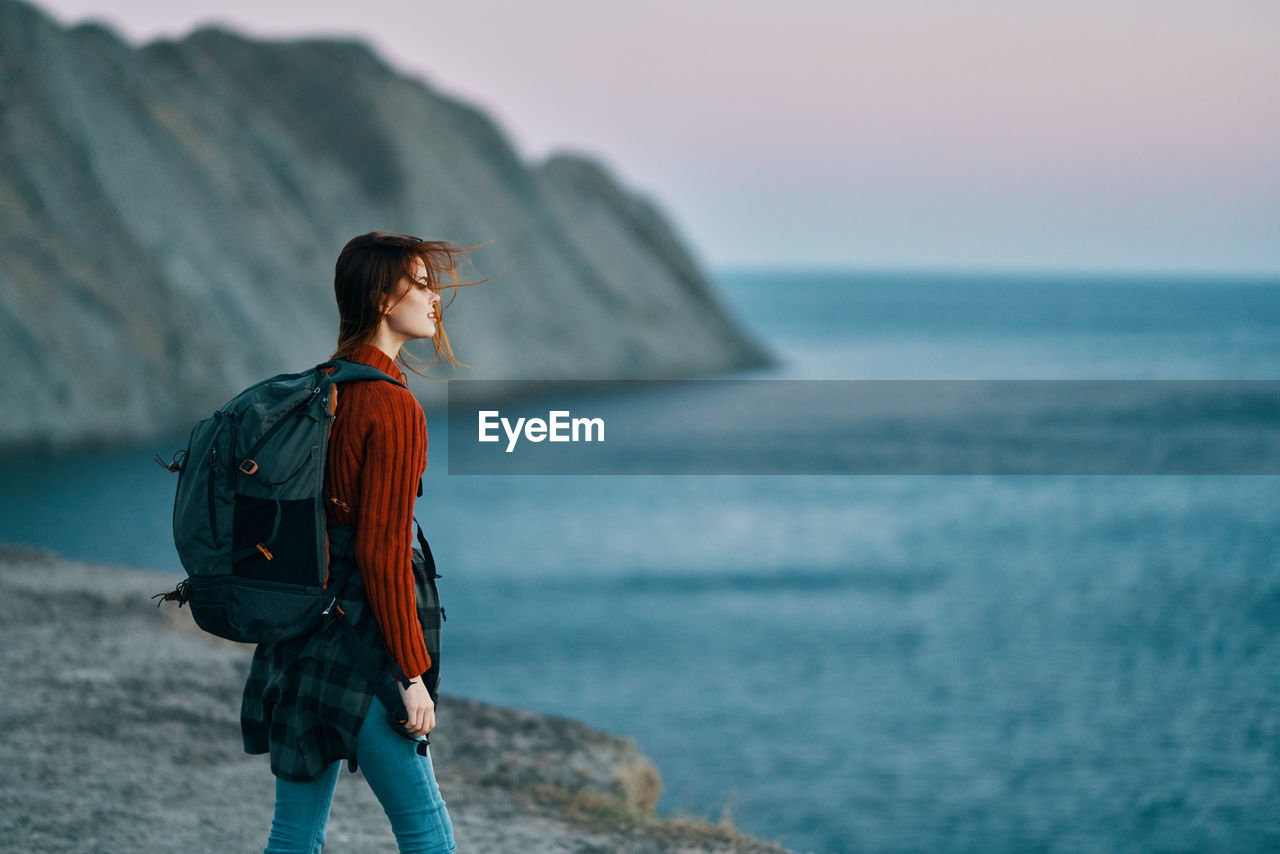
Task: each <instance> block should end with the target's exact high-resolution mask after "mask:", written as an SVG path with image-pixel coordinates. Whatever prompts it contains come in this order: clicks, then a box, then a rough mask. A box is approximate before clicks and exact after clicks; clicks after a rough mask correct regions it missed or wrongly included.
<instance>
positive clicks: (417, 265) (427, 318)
mask: <svg viewBox="0 0 1280 854" xmlns="http://www.w3.org/2000/svg"><path fill="white" fill-rule="evenodd" d="M413 265H414V266H413V275H412V276H411V277H406V278H403V279H401V280H400V291H399V294H397V296H396V297H395V299H393V300H392V302H393V303H395V304H394V306H393V307H392V309H391V311H390V312H388V314H387V316H386V317H385V318H384V319H383V322H384V323H386V324H387V328H388V329H389V330H390V331H391V332H394V333H395V334H396V335H397V336H400V337H402V338H404V340H406V341H410V340H413V339H415V338H430V337H432V336H433V335H435V334H436V321H437V320H439V319H440V294H439V293H438V292H436V291H434V290H432V289H431V287H430V286H429V285H428V281H429V280H428V279H427V268H426V265H424V264H423V263H422V259H421V258H416V259H414V262H413ZM397 300H398V301H397Z"/></svg>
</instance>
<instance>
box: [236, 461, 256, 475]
mask: <svg viewBox="0 0 1280 854" xmlns="http://www.w3.org/2000/svg"><path fill="white" fill-rule="evenodd" d="M257 470H258V464H257V463H256V462H254V461H253V460H251V459H248V458H246V459H244V460H241V461H240V471H242V472H244V473H245V474H253V473H254V472H256V471H257Z"/></svg>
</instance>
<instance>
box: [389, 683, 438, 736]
mask: <svg viewBox="0 0 1280 854" xmlns="http://www.w3.org/2000/svg"><path fill="white" fill-rule="evenodd" d="M396 688H398V689H399V690H400V699H401V701H403V702H404V709H405V711H406V712H408V713H409V720H408V721H407V722H406V723H405V725H404V728H405V729H406V730H408V731H409V732H411V733H413V735H414V736H415V737H417V736H423V735H426V734H427V733H429V732H431V730H432V729H434V728H435V725H436V704H435V703H433V702H431V694H429V693H428V692H427V686H426V685H425V684H424V683H423V681H422V677H421V676H419V677H417V678H415V679H414V680H413V681H412V682H410V683H409V687H408V688H406V687H404V686H403V685H401V684H400V682H399V681H398V680H397V681H396Z"/></svg>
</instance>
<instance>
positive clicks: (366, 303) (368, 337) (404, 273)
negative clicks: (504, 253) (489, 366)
mask: <svg viewBox="0 0 1280 854" xmlns="http://www.w3.org/2000/svg"><path fill="white" fill-rule="evenodd" d="M477 248H479V247H476V246H469V247H467V248H465V249H458V248H455V247H453V246H451V245H449V244H448V243H446V242H444V241H442V240H423V239H421V238H418V237H411V236H409V235H407V234H393V233H391V232H387V231H371V232H369V233H368V234H362V235H360V236H359V237H355V238H352V239H351V240H350V241H348V242H347V245H346V246H344V247H342V254H341V255H339V256H338V263H337V264H336V265H335V266H334V271H333V291H334V295H335V296H336V297H337V298H338V320H339V327H338V349H337V350H335V351H334V353H333V355H332V356H331V357H330V358H333V359H342V358H346V357H348V356H350V355H351V354H352V353H353V352H354V351H355V350H356V349H357V348H358V347H360V346H361V345H364V344H368V343H370V342H372V341H373V338H374V335H375V334H376V333H377V331H378V325H379V324H380V323H381V322H382V318H384V317H386V316H387V313H388V311H390V309H392V308H394V307H395V304H396V303H397V302H399V299H398V297H399V294H400V280H401V279H404V278H410V279H412V277H413V274H414V272H415V270H414V263H413V262H414V260H415V259H421V260H422V264H423V266H424V267H426V270H427V281H428V282H429V283H430V287H431V289H432V290H435V291H443V289H444V288H446V287H448V288H453V289H454V291H453V294H451V295H450V297H449V303H450V304H452V303H453V297H454V296H455V295H456V294H457V290H456V289H457V288H460V287H465V286H467V285H476V284H479V282H459V281H458V258H459V257H461V256H462V255H463V253H466V252H470V251H471V250H472V249H477ZM443 273H448V274H449V278H450V279H451V280H452V281H450V282H444V281H443V280H442V278H441V274H443ZM490 278H492V276H491V277H490ZM481 281H488V279H482V280H481ZM446 307H447V306H446V304H445V302H444V301H443V300H441V302H440V308H439V310H438V316H437V318H436V334H435V335H433V336H432V337H431V340H432V342H433V344H434V349H435V352H434V354H433V355H432V358H431V361H430V362H427V363H426V365H427V366H430V365H432V364H435V362H436V361H437V360H439V359H440V358H441V356H442V355H443V357H444V358H446V359H448V360H449V362H450V363H452V364H454V365H463V363H462V362H459V361H458V360H457V359H455V358H454V357H453V349H452V348H451V347H450V346H449V336H448V335H447V334H445V331H444V310H445V308H446ZM404 352H405V351H404V349H403V348H402V349H401V351H400V355H398V356H397V358H396V362H397V363H398V364H399V365H400V366H401V367H402V368H404V369H405V370H409V371H413V373H415V374H417V375H418V376H421V377H426V375H425V374H423V373H422V372H421V371H418V370H416V369H415V368H414V367H412V366H411V365H409V364H408V363H407V362H406V361H405V357H404ZM463 367H467V366H466V365H463ZM426 378H427V379H434V378H433V377H426Z"/></svg>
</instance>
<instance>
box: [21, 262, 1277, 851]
mask: <svg viewBox="0 0 1280 854" xmlns="http://www.w3.org/2000/svg"><path fill="white" fill-rule="evenodd" d="M720 279H721V284H722V286H723V291H724V295H725V299H726V302H727V303H728V304H729V305H730V307H731V309H732V310H733V311H734V313H735V314H736V315H737V316H738V317H739V318H740V319H741V320H742V321H743V322H744V323H745V324H746V325H747V326H748V327H749V328H751V329H752V330H754V331H755V333H756V334H757V335H758V336H759V337H760V338H761V339H762V340H763V341H765V342H766V344H767V346H769V347H770V348H771V349H772V350H773V351H774V352H775V353H776V354H777V355H778V356H779V357H780V360H781V364H780V366H779V367H778V368H777V369H775V370H771V371H765V372H759V373H756V374H753V376H759V377H779V378H806V379H873V378H874V379H1269V380H1273V379H1280V281H1277V280H1272V281H1265V280H1259V281H1246V280H1230V279H1208V278H1205V279H1197V278H1190V277H1187V278H1180V279H1171V278H1133V277H1128V278H1120V277H1105V276H1058V277H1050V276H1043V275H1037V276H1032V275H1021V276H1020V275H1001V276H978V275H946V274H929V275H924V274H907V273H898V274H888V273H885V274H871V273H830V274H787V273H778V272H763V271H760V272H745V271H739V272H730V273H723V274H722V275H721V276H720ZM428 419H429V424H430V425H431V451H430V454H431V463H430V465H429V466H428V474H427V491H426V492H427V494H426V496H425V497H424V498H423V499H421V501H420V503H419V507H418V515H419V519H420V520H421V521H422V523H423V525H424V527H425V528H426V530H427V532H428V535H429V537H430V538H431V542H432V547H433V550H434V551H435V553H436V556H437V560H438V562H439V564H440V567H441V571H442V572H443V573H444V578H443V579H442V581H441V595H442V597H444V599H445V603H446V606H447V607H448V610H449V621H448V623H447V624H446V626H445V649H444V655H443V662H442V663H443V668H444V680H443V688H444V690H445V692H446V695H447V694H448V693H449V692H451V691H452V692H455V693H457V694H461V695H467V696H472V697H476V698H478V699H483V700H487V701H491V702H496V703H502V704H507V705H515V706H520V707H524V708H529V709H534V710H536V711H541V712H547V713H553V714H561V715H566V716H569V717H573V718H577V719H580V720H583V721H585V722H587V723H588V724H590V725H592V726H594V727H597V728H600V729H604V730H608V731H612V732H616V733H619V734H623V735H627V736H631V737H634V738H635V739H636V741H637V743H638V744H639V746H640V747H641V749H642V750H643V751H644V752H645V753H646V754H647V755H648V756H650V757H651V758H652V759H653V760H654V761H655V763H656V764H657V765H658V766H659V768H660V769H661V772H662V776H663V783H664V794H663V797H662V800H661V801H660V802H659V809H660V811H662V812H664V813H681V812H683V813H694V814H701V815H707V816H710V817H712V818H718V817H719V816H721V815H722V814H723V813H725V812H727V813H728V814H729V815H731V817H732V819H733V821H734V823H735V824H736V825H737V826H738V827H740V828H742V829H744V830H746V831H748V832H751V833H755V834H758V835H761V836H764V837H768V838H773V839H779V840H781V841H783V842H784V843H785V844H787V845H788V846H789V847H792V848H794V849H796V850H800V851H814V852H853V851H939V850H949V851H984V852H1004V851H1010V852H1012V851H1026V850H1044V851H1107V852H1113V851H1151V850H1160V851H1178V850H1186V851H1203V850H1231V851H1252V850H1258V851H1261V850H1276V849H1277V848H1280V809H1278V808H1277V804H1280V663H1278V662H1280V534H1278V527H1277V523H1278V522H1280V519H1278V511H1280V478H1277V477H1270V476H1004V477H1001V476H942V475H934V476H930V475H920V476H705V475H704V476H697V475H684V476H603V477H590V476H579V477H569V476H562V477H521V476H456V475H455V476H448V475H446V474H445V472H444V465H443V461H444V445H445V442H446V441H447V437H446V436H444V435H443V432H444V431H443V430H442V429H441V428H442V427H443V425H444V419H443V418H442V417H437V416H435V415H433V414H432V413H428ZM181 441H182V439H181V438H179V439H175V440H173V441H170V442H167V443H166V442H160V443H156V446H155V447H150V446H148V447H146V448H143V449H139V450H138V451H136V452H128V453H120V454H114V455H108V456H95V457H72V458H63V459H55V460H10V461H7V462H4V463H3V464H0V500H2V501H3V502H4V505H3V506H4V507H5V508H6V512H5V513H4V514H3V516H0V539H5V540H18V541H26V542H34V543H37V544H43V545H47V546H50V547H53V548H56V549H58V550H59V551H61V552H63V553H65V554H69V555H71V556H74V557H83V558H92V559H96V560H103V561H108V562H114V563H120V564H128V565H142V566H148V567H153V568H155V569H157V570H160V571H161V573H162V578H161V579H159V582H161V583H158V585H157V590H159V589H160V588H161V587H164V584H165V583H167V582H170V581H171V580H173V579H175V578H176V577H178V575H179V574H180V570H178V568H177V561H176V556H174V554H173V551H172V545H171V543H170V541H169V530H168V525H169V513H170V509H171V501H172V489H173V480H172V476H170V475H169V474H168V473H167V472H164V471H163V470H161V469H160V468H159V467H157V466H155V465H154V463H151V462H150V461H149V460H150V457H151V455H152V454H155V453H157V452H158V453H161V454H162V455H166V456H167V454H168V453H169V452H171V451H172V450H173V447H170V446H171V445H173V446H174V447H177V445H175V444H174V443H175V442H176V443H178V444H181ZM779 441H785V437H779ZM440 722H441V723H440V730H439V733H438V735H437V737H438V738H447V737H448V733H447V722H448V706H447V697H446V700H445V702H444V703H442V705H441V712H440ZM264 772H265V768H264Z"/></svg>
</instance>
